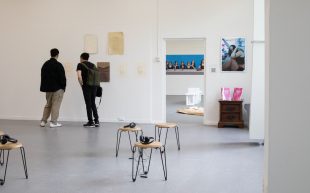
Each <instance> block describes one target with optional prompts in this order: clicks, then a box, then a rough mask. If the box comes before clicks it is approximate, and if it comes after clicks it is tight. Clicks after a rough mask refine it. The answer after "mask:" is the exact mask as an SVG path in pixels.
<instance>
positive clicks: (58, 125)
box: [50, 122, 62, 128]
mask: <svg viewBox="0 0 310 193" xmlns="http://www.w3.org/2000/svg"><path fill="white" fill-rule="evenodd" d="M61 126H62V125H61V124H60V123H55V124H54V123H52V122H50V128H54V127H61Z"/></svg>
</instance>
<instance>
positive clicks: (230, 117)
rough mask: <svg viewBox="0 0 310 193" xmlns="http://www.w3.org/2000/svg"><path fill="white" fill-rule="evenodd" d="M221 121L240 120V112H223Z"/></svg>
mask: <svg viewBox="0 0 310 193" xmlns="http://www.w3.org/2000/svg"><path fill="white" fill-rule="evenodd" d="M221 118H222V119H221V121H224V122H236V121H237V122H238V121H240V120H241V117H240V114H239V113H222V116H221Z"/></svg>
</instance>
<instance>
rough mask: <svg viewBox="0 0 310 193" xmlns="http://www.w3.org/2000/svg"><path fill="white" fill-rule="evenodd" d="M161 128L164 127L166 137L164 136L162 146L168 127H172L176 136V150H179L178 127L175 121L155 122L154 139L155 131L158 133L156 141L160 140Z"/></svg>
mask: <svg viewBox="0 0 310 193" xmlns="http://www.w3.org/2000/svg"><path fill="white" fill-rule="evenodd" d="M163 128H165V129H166V137H165V143H164V146H166V141H167V135H168V130H169V129H170V128H174V132H175V136H176V139H177V145H178V150H180V149H181V147H180V134H179V127H178V125H177V124H176V123H158V124H156V125H155V140H156V138H157V133H158V141H160V137H161V131H162V129H163Z"/></svg>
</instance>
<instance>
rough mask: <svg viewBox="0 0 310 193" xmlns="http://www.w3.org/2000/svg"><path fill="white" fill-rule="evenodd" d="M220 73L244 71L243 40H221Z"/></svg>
mask: <svg viewBox="0 0 310 193" xmlns="http://www.w3.org/2000/svg"><path fill="white" fill-rule="evenodd" d="M221 56H222V71H244V69H245V38H222V41H221Z"/></svg>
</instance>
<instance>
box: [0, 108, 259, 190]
mask: <svg viewBox="0 0 310 193" xmlns="http://www.w3.org/2000/svg"><path fill="white" fill-rule="evenodd" d="M170 107H171V108H175V107H174V106H173V105H170ZM170 107H169V108H170ZM167 115H168V113H167ZM177 116H178V115H177ZM184 116H186V115H184ZM167 118H168V120H177V119H178V118H177V117H174V118H173V116H172V117H171V116H170V117H169V115H168V117H167ZM187 119H188V120H187ZM193 119H197V120H198V119H200V118H197V117H193ZM186 120H187V121H186ZM190 120H191V119H190V118H189V117H186V118H185V119H184V122H182V121H181V122H178V124H179V127H180V139H181V150H180V151H178V150H177V145H176V140H175V136H174V133H173V132H169V133H168V140H167V166H168V180H167V181H164V176H163V171H162V167H161V161H160V156H159V152H158V151H154V152H153V156H152V163H151V167H150V173H149V174H148V178H140V177H138V178H137V181H136V182H132V181H131V164H132V162H131V160H130V159H128V158H129V157H130V156H131V153H130V150H129V142H128V137H127V136H126V135H123V137H122V141H121V146H120V152H119V157H117V158H116V157H115V144H116V131H117V128H118V127H121V126H123V125H124V123H102V126H101V127H100V128H89V129H86V128H83V127H82V126H81V125H82V123H79V122H63V127H61V128H57V129H52V128H49V127H46V128H41V127H39V121H13V120H0V128H1V129H2V130H4V131H5V132H6V133H8V134H10V135H11V136H12V137H16V138H17V139H19V140H20V141H21V142H22V143H23V144H24V146H25V149H26V156H27V163H28V172H29V179H28V180H26V179H25V177H24V173H23V167H22V161H21V156H20V153H19V151H11V153H10V160H9V166H8V173H7V179H6V183H5V185H4V186H1V187H0V192H1V193H13V192H14V193H18V192H23V193H96V192H101V193H102V192H103V193H109V192H113V193H145V192H148V193H158V192H164V193H189V192H190V193H261V192H262V182H263V146H260V145H259V144H258V143H253V141H251V140H249V139H248V130H246V129H238V128H221V129H219V128H216V127H213V126H204V125H202V119H201V122H200V120H198V122H196V121H193V120H191V121H190ZM140 126H141V127H142V128H143V130H144V133H145V135H149V136H151V135H153V133H154V127H153V125H150V124H142V125H140ZM3 171H4V167H3V166H2V167H0V174H1V175H3Z"/></svg>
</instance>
